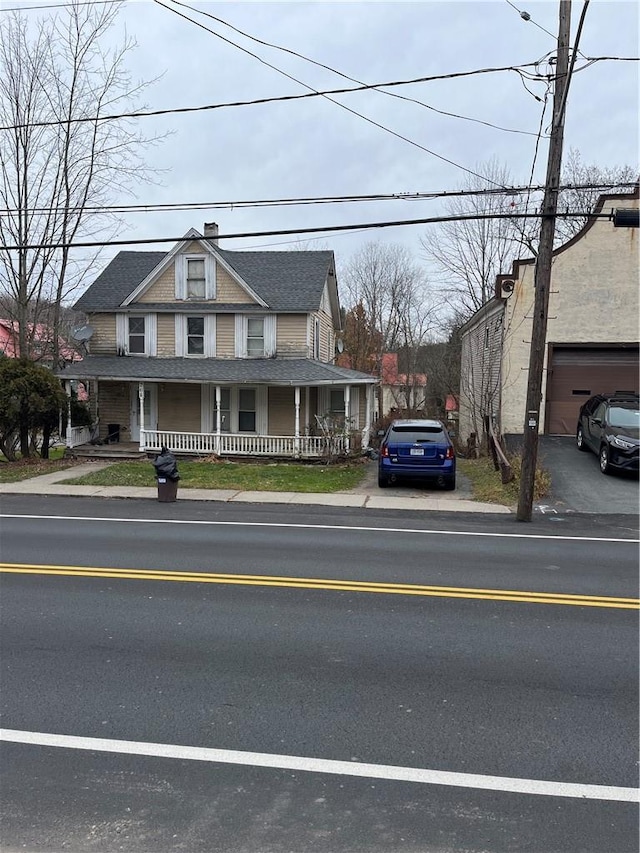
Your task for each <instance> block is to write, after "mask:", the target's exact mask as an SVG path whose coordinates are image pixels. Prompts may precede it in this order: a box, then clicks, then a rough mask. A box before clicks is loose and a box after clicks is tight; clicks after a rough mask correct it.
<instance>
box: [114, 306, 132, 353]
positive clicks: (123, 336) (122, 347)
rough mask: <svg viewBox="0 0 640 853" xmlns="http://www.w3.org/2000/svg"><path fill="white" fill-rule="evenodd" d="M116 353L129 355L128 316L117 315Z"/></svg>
mask: <svg viewBox="0 0 640 853" xmlns="http://www.w3.org/2000/svg"><path fill="white" fill-rule="evenodd" d="M116 352H117V353H118V355H120V354H122V355H129V318H128V316H127V315H126V314H116Z"/></svg>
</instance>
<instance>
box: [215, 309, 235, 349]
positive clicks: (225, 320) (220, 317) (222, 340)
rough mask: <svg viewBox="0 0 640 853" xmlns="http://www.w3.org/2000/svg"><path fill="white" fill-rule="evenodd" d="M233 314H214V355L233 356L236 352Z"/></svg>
mask: <svg viewBox="0 0 640 853" xmlns="http://www.w3.org/2000/svg"><path fill="white" fill-rule="evenodd" d="M235 322H236V318H235V314H217V315H216V356H217V357H218V358H234V356H235V354H236V345H235V340H236V327H235Z"/></svg>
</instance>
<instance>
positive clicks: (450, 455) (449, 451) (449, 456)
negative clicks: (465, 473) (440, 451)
mask: <svg viewBox="0 0 640 853" xmlns="http://www.w3.org/2000/svg"><path fill="white" fill-rule="evenodd" d="M454 456H455V454H454V452H453V447H447V452H446V453H445V454H444V458H445V459H453V457H454Z"/></svg>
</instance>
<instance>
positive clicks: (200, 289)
mask: <svg viewBox="0 0 640 853" xmlns="http://www.w3.org/2000/svg"><path fill="white" fill-rule="evenodd" d="M175 277H176V286H175V291H176V299H191V300H193V301H194V302H198V301H200V302H202V301H203V300H205V299H215V297H216V263H215V258H213V257H212V256H211V255H206V254H203V255H178V256H177V257H176V263H175Z"/></svg>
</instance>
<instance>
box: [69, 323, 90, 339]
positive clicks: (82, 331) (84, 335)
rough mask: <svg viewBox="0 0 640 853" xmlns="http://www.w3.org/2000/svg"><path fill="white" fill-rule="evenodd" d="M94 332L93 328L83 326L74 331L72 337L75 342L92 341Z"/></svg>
mask: <svg viewBox="0 0 640 853" xmlns="http://www.w3.org/2000/svg"><path fill="white" fill-rule="evenodd" d="M94 331H95V329H94V328H93V326H81V327H80V328H79V329H74V330H73V332H72V333H71V335H72V337H73V339H74V341H82V342H84V341H90V340H91V338H92V337H93V333H94Z"/></svg>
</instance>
